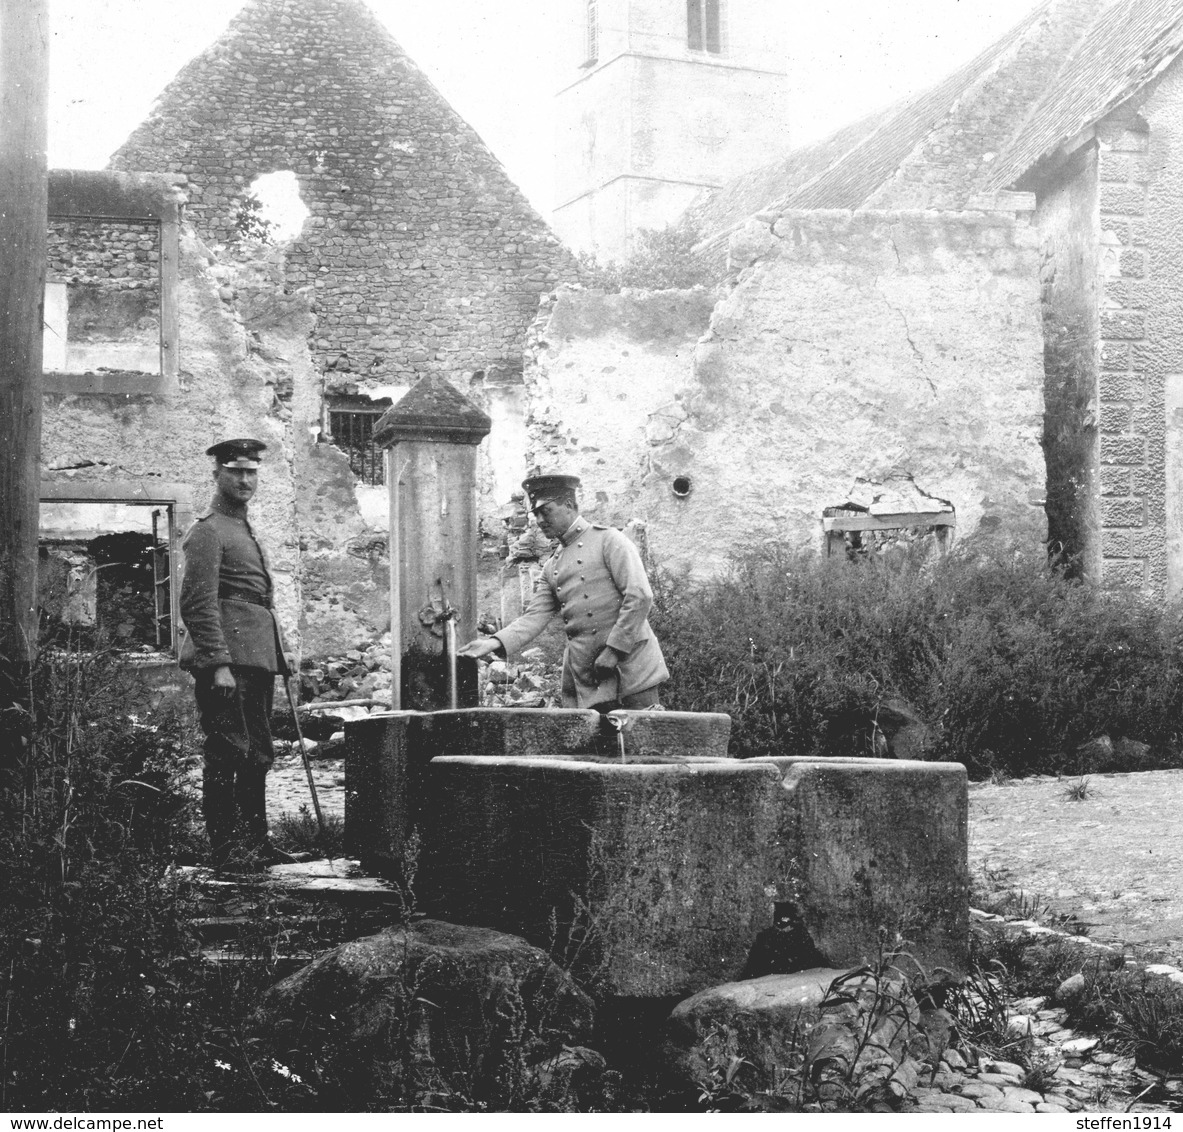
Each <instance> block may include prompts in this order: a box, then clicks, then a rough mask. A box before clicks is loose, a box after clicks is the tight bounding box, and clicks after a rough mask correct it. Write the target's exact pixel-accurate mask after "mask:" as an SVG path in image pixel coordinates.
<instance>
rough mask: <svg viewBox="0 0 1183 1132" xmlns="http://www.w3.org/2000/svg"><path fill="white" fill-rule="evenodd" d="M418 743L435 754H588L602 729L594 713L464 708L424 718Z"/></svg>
mask: <svg viewBox="0 0 1183 1132" xmlns="http://www.w3.org/2000/svg"><path fill="white" fill-rule="evenodd" d="M421 726H422V728H423V741H424V743H426V744H429V745H430V747H431V749H432V753H433V754H436V755H473V756H475V757H479V758H485V757H489V756H509V757H515V756H520V757H523V758H545V757H546V756H548V755H570V754H590V753H593V752H595V751H596V750H597V749H598V745H599V744H600V731H601V728H602V727H603V726H604V723H603V716H601V715H600V713H599V712H595V711H591V710H587V709H574V708H463V709H460V710H459V711H437V712H432V713H431V714H430V715H424V716H423V722H422V725H421Z"/></svg>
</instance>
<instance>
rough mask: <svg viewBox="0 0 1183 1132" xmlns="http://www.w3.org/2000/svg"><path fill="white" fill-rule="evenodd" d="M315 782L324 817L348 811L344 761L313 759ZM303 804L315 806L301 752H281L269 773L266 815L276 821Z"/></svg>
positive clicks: (294, 811) (338, 815)
mask: <svg viewBox="0 0 1183 1132" xmlns="http://www.w3.org/2000/svg"><path fill="white" fill-rule="evenodd" d="M310 761H311V763H312V781H313V782H315V783H316V794H317V797H318V798H319V799H320V809H321V813H323V814H324V816H325V817H326V818H327V817H330V816H333V817H343V816H344V814H345V760H344V759H312V760H310ZM301 806H307V807H308V809H309V810H311V809H312V794H311V791H310V790H309V789H308V775H307V774H306V772H305V770H304V760H303V759H301V758H300V756H299V755H280V756H279V757H278V758H277V759H276V760H275V765H274V766H272V768H271V773H270V774H268V775H267V816H268V818H270V820H271V821H273V822H274V821H275V819H276V818H277V817H279V815H280V814H283V813H290V814H295V813H298V812H299V810H300V807H301Z"/></svg>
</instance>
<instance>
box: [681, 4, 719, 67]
mask: <svg viewBox="0 0 1183 1132" xmlns="http://www.w3.org/2000/svg"><path fill="white" fill-rule="evenodd" d="M721 2H722V0H686V46H687V47H689V48H690V50H691V51H707V52H710V54H712V55H718V54H720V53H721V52H722V50H723V37H722V34H721V31H720V11H719V9H720V5H721Z"/></svg>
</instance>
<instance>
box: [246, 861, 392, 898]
mask: <svg viewBox="0 0 1183 1132" xmlns="http://www.w3.org/2000/svg"><path fill="white" fill-rule="evenodd" d="M247 879H248V883H253V884H256V885H258V886H259V887H263V888H270V889H273V890H275V891H278V892H282V893H284V895H287V896H295V897H301V898H303V899H305V900H329V901H333V902H334V903H338V904H351V905H355V906H356V905H364V906H367V907H368V906H373V905H388V904H392V905H401V903H402V901H403V898H402V896H401V895H400V893H399V891H398V888H397V887H396V886H395V885H393V884H391V883H390V882H389V881H387V880H383V879H382V878H381V877H375V876H367V875H366V873H365V872H364V871H363V870H362V867H361V864H360V863H359V862H358V861H356V860H353V859H351V858H348V857H337V858H334V859H333V860H331V861H328V860H321V861H307V862H299V863H296V864H292V865H272V866H271V868H269V869H267V870H266V872H262V873H260V874H259V876H258V879H257V880H256V879H254V878H247Z"/></svg>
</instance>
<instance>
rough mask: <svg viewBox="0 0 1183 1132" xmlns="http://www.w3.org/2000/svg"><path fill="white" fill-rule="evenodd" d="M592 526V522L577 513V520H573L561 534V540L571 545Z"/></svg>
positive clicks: (565, 544)
mask: <svg viewBox="0 0 1183 1132" xmlns="http://www.w3.org/2000/svg"><path fill="white" fill-rule="evenodd" d="M590 526H591V523H589V522H588V521H587V520H586V519H585V518H584V517H583V516H582V515H576V516H575V522H573V523H572V524H571V525H570V526H569V527H568V528H567V529H566V530H565V531H564V532H563V533H562V534H561V535H560V536H559V542H561V543H562V544H563V545H564V546H570V545H571V544H572V543H573V542H574V541H575V540H576V539H577V538H578V537H579V536H580V535H581V534H583V532H584V531H586V530H587V529H588V528H589V527H590Z"/></svg>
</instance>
